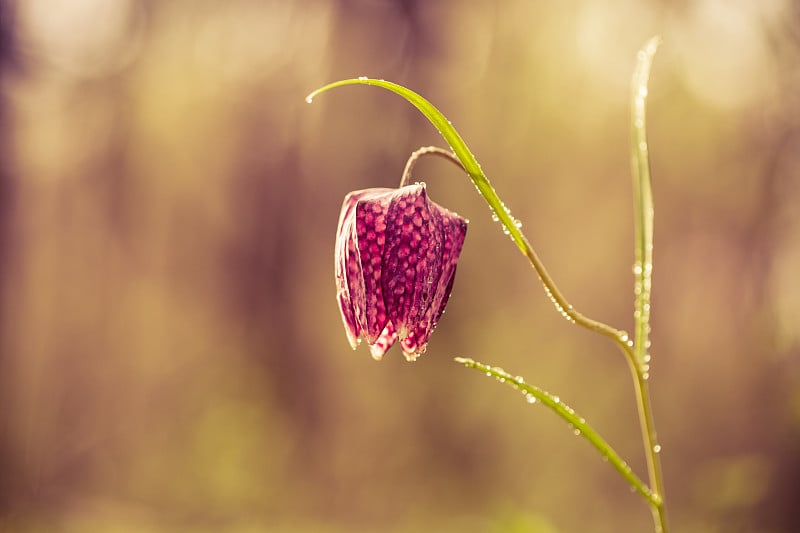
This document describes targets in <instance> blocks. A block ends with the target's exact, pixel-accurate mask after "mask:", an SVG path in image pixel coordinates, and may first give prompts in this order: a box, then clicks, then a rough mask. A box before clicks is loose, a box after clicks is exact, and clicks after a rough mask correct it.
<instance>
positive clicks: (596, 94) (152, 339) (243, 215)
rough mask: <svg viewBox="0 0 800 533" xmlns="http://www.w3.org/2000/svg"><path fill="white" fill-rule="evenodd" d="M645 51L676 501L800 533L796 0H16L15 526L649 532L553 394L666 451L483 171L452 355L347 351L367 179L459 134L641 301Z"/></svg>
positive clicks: (1, 461)
mask: <svg viewBox="0 0 800 533" xmlns="http://www.w3.org/2000/svg"><path fill="white" fill-rule="evenodd" d="M655 34H659V35H661V36H662V38H663V45H662V47H661V49H660V51H659V53H658V54H657V56H656V60H655V64H654V67H653V72H652V77H651V84H650V99H649V133H650V148H651V155H652V168H653V179H654V190H655V198H656V230H655V233H656V235H655V238H656V247H655V268H654V293H653V322H652V325H653V336H652V338H653V348H652V353H653V362H652V373H651V387H652V393H653V395H654V409H655V415H656V423H657V427H658V430H659V436H660V442H661V444H662V446H663V452H662V460H663V465H664V472H665V477H666V491H667V497H668V499H669V504H670V507H671V509H670V511H671V517H670V518H671V522H672V524H673V526H674V528H675V531H681V532H686V533H693V532H698V533H699V532H738V531H741V532H745V531H746V532H790V531H798V530H800V510H799V509H800V505H798V504H800V283H798V275H799V274H800V97H799V96H798V95H800V9H798V4H797V3H796V2H793V1H792V0H765V1H759V2H755V1H753V2H748V1H744V0H739V1H736V0H698V1H692V2H667V1H634V0H621V1H617V2H605V1H602V0H572V1H565V2H547V1H542V0H507V1H489V0H473V1H470V2H458V1H445V0H435V1H426V0H416V1H415V0H404V1H379V0H371V1H370V0H339V1H333V0H331V1H321V0H320V1H315V0H272V1H269V0H225V1H223V0H171V1H169V2H158V1H154V0H69V1H67V0H16V1H14V0H0V531H2V532H3V533H6V532H8V533H16V532H39V531H41V532H75V533H84V532H85V533H93V532H154V533H160V532H183V531H192V532H194V531H197V532H225V533H240V532H241V533H244V532H247V533H250V532H261V531H267V532H322V533H329V532H330V533H333V532H372V531H386V532H415V531H444V532H448V531H452V532H456V531H458V532H506V531H511V532H523V531H524V532H536V533H554V532H572V531H597V532H609V533H610V532H619V531H649V530H651V529H650V528H651V527H652V526H651V518H650V515H649V511H648V509H647V507H646V506H645V504H644V503H643V502H642V500H641V499H640V497H639V496H637V495H636V494H633V493H631V492H630V490H629V489H628V487H627V486H626V485H625V483H624V482H623V481H622V480H621V479H620V478H619V476H618V475H617V473H616V472H614V471H613V470H612V469H611V468H610V467H609V466H608V465H607V464H606V463H604V462H603V461H601V460H600V458H599V457H598V456H597V455H596V453H595V452H594V450H593V449H591V447H590V446H589V445H588V444H587V443H586V442H585V441H584V440H583V439H581V438H577V437H575V436H574V435H573V434H572V433H571V431H570V430H569V428H568V427H567V426H566V424H564V423H563V422H562V421H561V420H560V419H558V418H556V417H555V416H553V415H552V413H550V412H548V411H547V410H546V409H544V408H542V407H541V406H538V405H535V406H530V405H528V404H527V403H526V402H524V401H523V399H522V398H521V397H520V395H519V394H517V393H515V392H513V391H512V390H510V389H508V388H507V387H505V386H501V385H499V384H497V383H495V382H494V381H493V380H489V379H487V378H485V377H482V376H481V375H479V374H478V373H476V372H473V371H471V370H467V369H464V368H462V367H460V366H459V365H457V364H455V363H453V362H452V357H453V356H471V357H474V358H477V359H479V360H483V361H485V362H488V363H491V364H495V365H500V366H503V367H504V368H506V369H507V370H508V371H509V372H511V373H513V374H521V375H523V376H525V377H526V378H527V380H528V381H530V382H532V383H536V384H538V385H540V386H541V387H543V388H545V389H547V390H550V391H552V392H554V393H556V394H559V395H560V396H561V398H562V399H564V401H566V402H567V403H569V404H570V405H572V406H573V407H574V408H575V409H576V410H577V411H579V412H580V413H581V414H583V415H584V416H586V417H587V418H588V419H589V420H590V422H592V423H594V425H595V426H596V427H597V428H599V429H600V430H601V432H602V433H603V434H604V435H605V436H606V438H607V439H608V440H609V441H610V442H611V443H612V444H613V445H614V446H615V447H616V448H617V450H618V451H619V452H620V453H621V454H622V455H623V456H625V457H626V458H628V459H629V461H630V463H631V464H632V465H633V466H634V468H635V469H636V470H637V471H638V472H639V473H640V474H641V475H642V476H644V475H645V468H644V460H643V455H642V451H641V441H640V436H639V428H638V422H637V418H636V411H635V407H634V398H633V391H632V388H631V384H630V376H629V373H628V369H627V366H626V363H625V361H624V359H623V357H622V356H621V355H620V353H618V351H617V349H616V348H615V347H614V346H613V345H612V344H611V343H609V342H607V340H606V339H604V338H601V337H598V336H596V335H592V334H591V333H588V332H586V331H584V330H581V329H579V328H576V327H575V326H572V325H570V324H568V323H567V322H566V321H564V320H563V319H562V318H561V317H560V316H559V315H558V313H556V312H554V309H553V308H552V306H551V304H550V302H549V301H548V299H547V298H546V297H545V295H544V293H543V291H542V289H541V286H540V285H539V284H538V281H537V280H536V278H535V276H534V274H533V272H532V270H531V269H530V267H529V266H528V265H527V263H526V262H525V260H524V258H523V257H522V256H521V255H520V254H519V252H518V251H517V249H516V248H515V247H514V246H513V245H512V243H510V242H509V240H508V238H506V237H505V236H503V234H502V233H501V231H500V228H499V226H498V225H497V224H496V223H494V222H492V220H491V218H490V216H489V212H488V209H487V208H486V206H485V205H484V204H482V201H481V199H480V198H479V197H478V195H477V194H476V193H475V189H474V187H473V186H472V185H471V184H470V183H469V182H468V181H467V179H465V177H464V176H463V174H462V173H461V172H459V171H458V170H457V169H455V168H454V167H452V166H451V165H449V164H448V163H446V162H443V161H442V160H438V159H429V160H423V161H422V162H421V163H420V164H419V165H418V167H417V173H416V176H415V177H416V178H417V179H420V180H425V181H427V183H428V185H429V191H430V194H431V196H432V197H433V198H434V199H435V200H436V201H437V202H439V203H441V204H443V205H445V206H447V207H448V208H450V209H452V210H455V211H458V212H459V213H460V214H462V215H464V216H466V217H469V218H470V219H471V224H470V227H469V232H468V237H467V242H466V245H465V248H464V251H463V255H462V260H461V262H460V265H459V272H458V276H457V279H456V284H455V290H454V293H453V295H452V298H451V300H450V303H449V306H448V312H447V314H446V315H445V317H444V318H443V320H442V322H441V323H440V326H439V328H438V329H437V331H436V334H435V335H434V337H433V339H432V341H431V343H430V345H429V348H428V353H427V354H426V355H425V356H424V357H422V358H421V359H420V360H419V361H418V362H416V363H414V364H409V363H407V362H405V361H404V360H403V358H402V356H401V354H400V353H399V352H397V351H395V350H392V351H391V352H390V353H389V354H387V357H386V359H385V360H384V361H383V362H381V363H376V362H374V361H372V360H371V358H370V356H369V354H368V350H367V349H366V347H362V348H360V349H359V350H357V351H356V352H352V351H351V350H350V348H349V346H348V344H347V341H346V338H345V334H344V331H343V329H342V326H341V320H340V317H339V312H338V309H337V307H336V303H335V286H334V280H333V239H334V232H335V226H336V222H337V218H338V212H339V207H340V204H341V200H342V198H343V197H344V195H345V194H346V193H347V192H348V191H350V190H353V189H359V188H365V187H372V186H385V187H389V186H394V185H395V184H396V183H397V182H398V180H399V177H400V173H401V170H402V168H403V165H404V163H405V159H406V157H407V156H408V154H409V153H410V152H411V151H412V150H414V149H415V148H417V147H419V146H421V145H426V144H439V145H442V141H441V140H440V139H439V138H438V136H437V134H436V132H435V131H434V130H433V128H432V127H431V126H430V125H429V124H428V123H427V122H426V120H425V119H424V118H422V117H421V116H420V115H419V114H418V113H417V112H416V110H414V109H413V108H412V107H411V106H409V105H408V104H407V103H406V102H404V101H402V100H401V99H399V98H398V97H396V96H394V95H392V94H390V93H388V92H385V91H383V90H380V89H375V88H367V87H348V88H345V89H340V90H338V91H336V92H333V93H329V94H326V95H323V96H321V97H319V98H318V99H317V100H316V101H315V102H314V104H313V105H310V106H309V105H308V104H306V103H305V101H304V97H305V95H306V94H307V93H308V92H309V91H311V90H312V89H314V88H316V87H318V86H320V85H322V84H324V83H327V82H329V81H333V80H336V79H342V78H347V77H355V76H360V75H369V76H372V77H377V78H386V79H389V80H393V81H397V82H399V83H402V84H404V85H407V86H409V87H411V88H413V89H415V90H416V91H418V92H420V93H422V94H423V95H425V96H426V97H428V98H429V99H430V100H431V101H433V102H434V103H435V104H436V105H437V106H439V107H440V109H442V111H443V112H444V113H445V114H446V115H448V117H449V118H450V119H451V120H452V121H453V122H454V124H455V125H456V126H457V127H458V128H459V130H460V132H461V133H462V135H463V136H464V137H465V139H466V140H467V143H468V144H469V145H470V147H471V148H472V150H473V151H474V152H475V153H476V155H477V157H478V159H479V160H480V161H481V163H482V165H483V168H484V170H485V171H486V172H487V174H488V175H489V177H490V179H492V180H493V183H494V185H495V186H496V188H497V189H498V191H499V193H500V195H501V196H502V197H503V199H504V200H505V202H506V204H507V205H508V206H509V207H510V208H511V210H512V212H513V213H514V215H515V216H516V217H517V218H519V219H520V220H521V221H522V222H523V224H524V226H523V229H524V230H525V231H526V234H527V235H528V237H529V239H530V240H531V242H532V243H533V244H534V246H535V248H536V249H537V251H538V253H539V254H540V255H541V257H542V259H543V260H544V261H545V264H546V265H547V266H548V268H549V270H550V271H551V273H552V275H553V276H554V278H555V279H556V281H557V282H558V284H559V286H560V287H561V289H562V291H563V292H564V293H565V295H566V296H567V297H568V298H569V299H570V300H571V302H572V303H573V304H574V305H575V306H576V307H577V308H578V309H580V310H581V311H583V312H584V313H586V314H587V315H589V316H591V317H594V318H597V319H599V320H603V321H606V322H608V323H611V324H613V325H615V326H617V327H621V328H630V327H631V326H632V301H633V296H632V282H633V277H632V274H631V265H632V263H633V251H632V225H631V221H632V200H631V191H630V189H631V178H630V170H629V145H628V143H629V138H628V135H629V133H628V132H629V118H628V112H629V103H628V84H629V79H630V75H631V73H632V70H633V66H634V62H635V55H636V51H637V50H638V49H639V47H640V46H641V45H642V44H643V43H644V42H645V40H646V39H648V38H649V37H650V36H652V35H655Z"/></svg>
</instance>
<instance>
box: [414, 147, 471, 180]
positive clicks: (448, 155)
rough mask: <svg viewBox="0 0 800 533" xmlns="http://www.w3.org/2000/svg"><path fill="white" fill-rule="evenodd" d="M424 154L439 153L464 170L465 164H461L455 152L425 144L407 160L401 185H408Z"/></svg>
mask: <svg viewBox="0 0 800 533" xmlns="http://www.w3.org/2000/svg"><path fill="white" fill-rule="evenodd" d="M423 155H438V156H439V157H443V158H445V159H447V160H448V161H450V162H452V163H453V164H454V165H456V166H458V168H460V169H461V170H464V166H463V165H462V164H461V161H460V160H459V159H458V157H456V155H455V154H454V153H453V152H448V151H447V150H444V149H442V148H439V147H438V146H423V147H422V148H418V149H417V150H415V151H414V152H412V153H411V155H410V156H409V157H408V161H406V168H404V169H403V176H402V177H401V178H400V187H404V186H406V185H408V182H409V181H410V180H411V171H412V170H413V169H414V165H416V163H417V161H418V160H419V158H420V157H422V156H423Z"/></svg>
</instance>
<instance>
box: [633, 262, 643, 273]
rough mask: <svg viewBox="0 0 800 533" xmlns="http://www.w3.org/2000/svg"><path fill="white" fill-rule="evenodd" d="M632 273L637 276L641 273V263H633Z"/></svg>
mask: <svg viewBox="0 0 800 533" xmlns="http://www.w3.org/2000/svg"><path fill="white" fill-rule="evenodd" d="M633 273H634V274H636V275H637V276H639V275H641V273H642V265H640V264H639V263H636V264H635V265H633Z"/></svg>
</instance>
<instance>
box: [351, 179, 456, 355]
mask: <svg viewBox="0 0 800 533" xmlns="http://www.w3.org/2000/svg"><path fill="white" fill-rule="evenodd" d="M466 230H467V221H466V220H465V219H463V218H461V217H459V216H458V215H456V214H455V213H451V212H450V211H448V210H446V209H444V208H443V207H441V206H439V205H438V204H436V203H434V202H432V201H431V200H430V199H429V198H428V196H427V193H426V191H425V185H424V184H415V185H409V186H407V187H402V188H400V189H366V190H363V191H356V192H353V193H350V194H349V195H348V196H347V197H346V198H345V201H344V204H343V205H342V213H341V216H340V218H339V228H338V231H337V241H336V280H337V289H338V294H339V306H340V310H341V313H342V319H343V321H344V325H345V330H346V332H347V335H348V339H349V340H350V344H351V345H352V346H353V347H355V346H356V345H357V343H358V337H359V336H360V335H361V334H363V335H364V338H366V339H367V342H368V344H369V345H370V350H371V352H372V356H373V357H374V358H375V359H380V358H381V357H383V355H384V354H385V353H386V351H387V350H388V349H389V348H390V347H391V346H392V344H394V342H395V341H397V340H398V339H399V340H400V344H401V348H402V349H403V353H404V355H405V356H406V358H407V359H409V360H413V359H415V358H416V357H417V355H418V354H421V353H424V352H425V348H426V345H427V342H428V339H429V337H430V334H431V332H432V331H433V328H434V327H435V326H436V323H437V322H438V320H439V318H440V317H441V315H442V312H443V311H444V307H445V304H446V303H447V300H448V297H449V295H450V291H451V290H452V287H453V280H454V278H455V270H456V263H457V262H458V257H459V254H460V253H461V247H462V245H463V243H464V237H465V235H466Z"/></svg>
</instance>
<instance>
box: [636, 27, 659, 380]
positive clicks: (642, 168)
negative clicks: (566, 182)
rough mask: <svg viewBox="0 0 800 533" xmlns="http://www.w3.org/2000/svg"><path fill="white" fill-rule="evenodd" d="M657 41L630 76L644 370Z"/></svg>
mask: <svg viewBox="0 0 800 533" xmlns="http://www.w3.org/2000/svg"><path fill="white" fill-rule="evenodd" d="M659 43H660V39H659V38H658V37H653V38H652V39H650V40H649V41H648V42H647V43H646V44H645V45H644V47H642V49H641V50H640V51H639V54H638V55H637V62H636V70H635V71H634V74H633V78H632V79H631V167H632V169H633V204H634V209H633V216H634V224H633V225H634V241H635V244H634V261H635V262H634V265H633V274H634V296H635V300H634V315H633V316H634V335H633V353H634V357H635V358H636V362H637V364H638V365H639V367H640V368H641V369H642V372H644V373H645V374H646V373H647V370H646V369H647V365H648V363H649V360H650V356H649V354H648V353H647V352H648V349H649V347H650V291H651V284H652V273H653V189H652V186H651V182H650V158H649V155H648V151H647V131H646V126H647V123H646V120H645V119H646V113H645V103H646V102H647V82H648V80H649V78H650V65H651V64H652V63H653V56H654V55H655V53H656V49H657V48H658V45H659Z"/></svg>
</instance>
